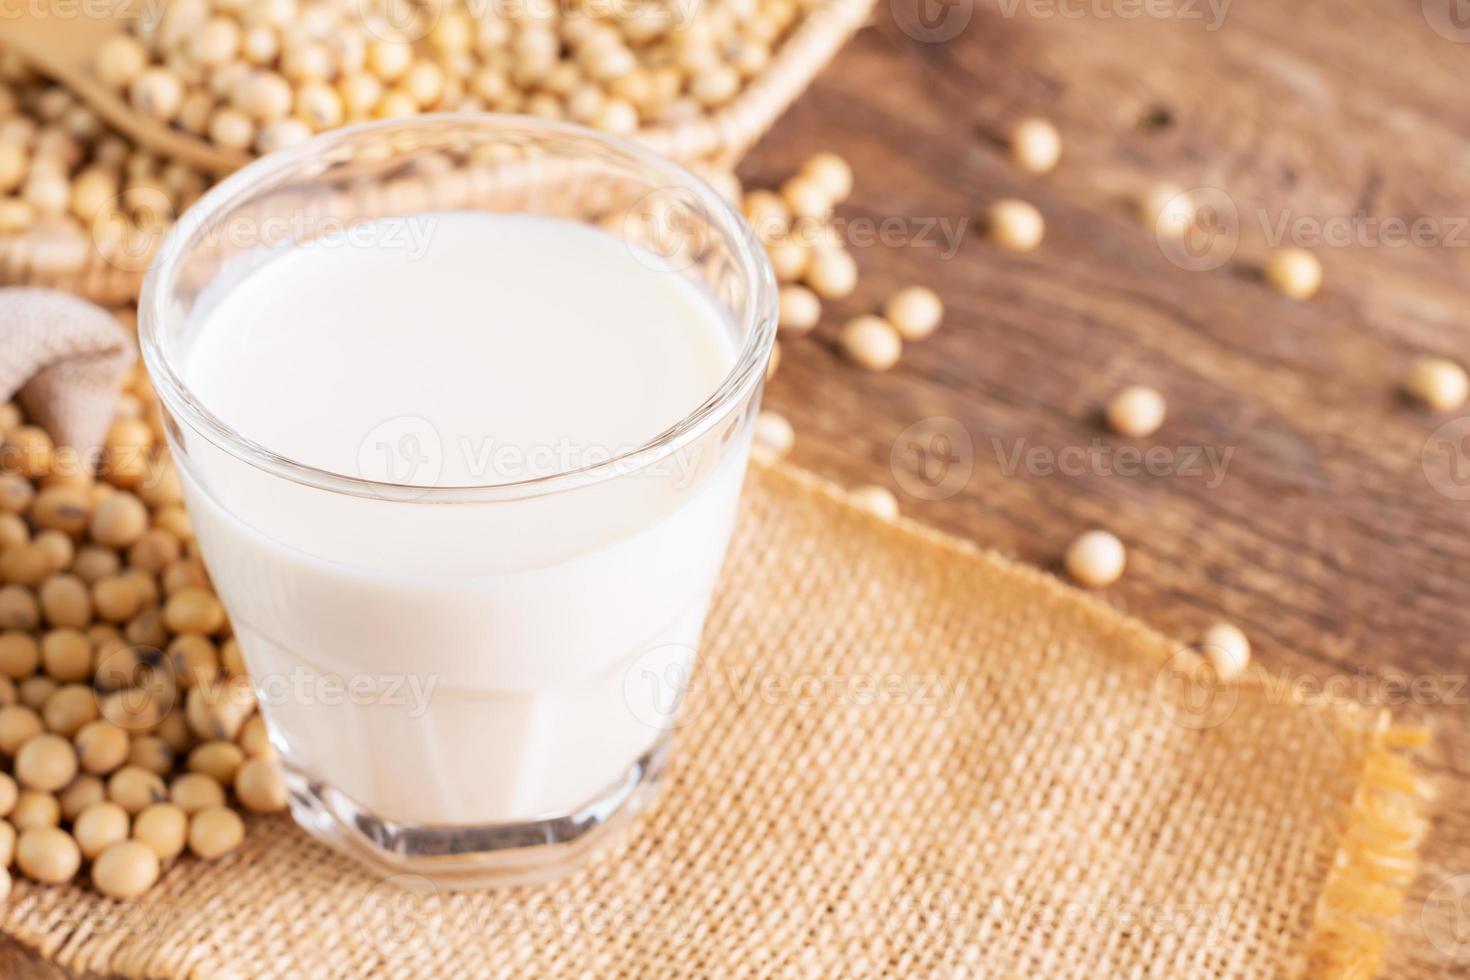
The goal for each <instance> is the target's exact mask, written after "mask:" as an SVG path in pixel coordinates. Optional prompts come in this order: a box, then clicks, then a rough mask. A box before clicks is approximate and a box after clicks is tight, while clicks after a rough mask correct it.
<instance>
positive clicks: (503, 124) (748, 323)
mask: <svg viewBox="0 0 1470 980" xmlns="http://www.w3.org/2000/svg"><path fill="white" fill-rule="evenodd" d="M456 127H469V128H474V129H479V130H482V131H483V132H485V133H486V134H494V133H495V132H497V131H498V132H513V131H519V132H527V133H531V134H541V135H551V136H558V137H562V138H566V139H572V140H578V141H582V142H585V143H590V144H596V145H598V146H599V147H600V148H602V149H604V150H610V151H613V152H614V153H616V154H619V155H621V156H623V157H624V158H628V159H631V160H632V161H633V162H635V163H638V164H640V165H642V166H644V167H648V168H651V169H652V170H654V171H657V172H660V173H662V174H663V175H664V176H666V177H667V178H669V183H668V184H666V185H665V186H668V187H672V186H678V187H681V188H684V189H687V190H688V191H690V192H691V193H692V194H694V196H695V198H696V199H697V200H698V202H699V203H700V204H701V205H702V206H703V207H704V208H705V209H706V211H707V212H708V214H709V216H710V218H711V219H712V223H713V224H714V225H715V226H716V227H717V228H718V230H719V231H720V233H721V234H722V235H723V236H724V237H725V238H726V239H727V241H729V242H730V243H731V251H732V253H733V256H734V258H735V260H736V262H737V264H738V267H739V269H740V272H741V275H742V277H743V278H744V279H745V281H746V282H747V284H748V286H749V289H750V291H751V302H750V303H749V304H748V308H747V310H746V311H745V314H744V315H743V316H742V317H741V318H740V323H739V324H738V325H737V326H738V328H740V329H742V330H743V340H742V341H741V346H740V351H739V354H738V355H737V357H736V359H735V363H734V365H733V366H732V367H731V368H730V370H729V371H728V372H727V373H726V375H725V377H724V379H723V380H722V381H721V382H720V384H719V385H718V386H717V387H716V388H715V389H714V391H713V392H711V393H710V395H709V396H708V397H707V398H706V399H705V400H704V401H703V402H701V403H700V404H699V405H698V406H697V407H696V408H694V409H693V410H692V411H690V412H688V413H687V414H686V415H685V416H684V417H683V418H682V419H680V420H679V421H678V422H676V423H675V424H674V425H672V426H670V427H669V428H668V429H665V430H664V431H663V432H660V433H658V434H656V435H654V436H652V437H651V438H649V439H648V440H647V441H645V442H643V443H642V444H640V445H638V446H636V447H633V448H631V449H628V450H625V451H622V452H617V453H613V454H612V455H610V456H609V458H607V459H605V460H602V461H600V462H596V463H588V464H584V465H582V466H577V467H573V468H571V469H566V470H559V471H557V472H555V473H548V474H544V475H542V476H536V477H529V478H526V479H521V480H513V481H509V482H505V483H489V484H481V485H463V486H434V485H427V484H412V483H395V482H391V481H381V480H371V479H367V478H364V477H356V476H349V475H347V474H345V473H337V472H334V471H332V470H327V469H322V468H320V467H316V466H311V465H309V464H307V463H303V462H300V461H298V460H295V459H292V458H290V457H288V456H285V455H283V454H281V453H279V452H277V451H275V450H273V449H271V448H270V447H269V446H266V445H263V444H261V443H259V442H256V441H255V440H253V439H250V438H248V437H246V436H245V435H243V434H241V433H240V432H239V431H237V430H236V429H235V428H234V427H233V426H231V425H229V424H227V423H226V422H225V421H224V420H222V419H221V418H219V416H217V415H215V414H214V413H213V412H211V411H210V410H209V409H208V408H206V407H205V406H204V405H203V404H202V403H201V402H200V401H199V399H198V398H197V397H196V395H195V394H194V392H193V391H192V390H191V389H190V387H189V386H188V385H187V384H186V383H185V382H184V380H183V378H182V377H180V376H179V374H178V372H177V371H176V370H175V369H174V363H173V361H174V357H175V356H176V355H174V354H170V352H169V351H168V350H167V349H166V345H165V343H164V341H163V337H162V334H163V324H164V323H165V322H166V321H167V320H168V319H169V314H168V312H167V305H168V299H167V296H168V293H169V290H170V289H171V287H172V286H173V284H174V278H175V275H176V273H177V270H178V268H179V264H180V260H181V258H182V257H183V255H184V254H185V252H186V250H187V248H188V247H189V244H190V241H191V239H192V237H193V235H194V233H195V232H196V231H198V230H199V229H201V228H204V227H208V224H209V220H210V219H211V218H213V217H217V216H219V215H221V214H223V213H224V212H225V211H227V210H228V208H229V207H230V206H231V205H232V204H235V203H237V202H239V201H241V200H243V199H245V198H248V197H249V195H250V193H251V192H252V191H253V190H255V189H257V188H259V187H260V186H261V185H262V184H265V183H266V182H267V181H269V180H270V179H271V178H272V177H277V176H280V175H282V174H284V173H287V172H289V171H291V170H293V169H297V168H300V167H301V166H302V165H304V164H309V163H310V162H311V160H312V158H313V157H317V156H323V155H326V154H327V153H328V152H329V151H330V150H332V149H333V148H335V147H338V146H341V145H343V144H346V143H350V142H352V141H353V140H356V139H358V138H360V137H362V136H364V135H370V134H389V133H413V132H428V131H435V130H451V129H454V128H456ZM431 179H432V178H431ZM775 308H776V279H775V273H774V272H773V271H772V269H771V263H770V260H769V259H768V258H766V256H765V253H764V250H763V249H762V248H761V246H760V244H759V238H758V237H757V236H756V234H755V233H754V231H753V230H752V229H751V228H750V226H749V224H747V223H746V221H745V218H744V217H743V216H742V215H741V214H740V212H739V210H738V209H737V208H736V207H735V205H734V204H732V203H731V202H730V201H728V200H726V199H725V198H724V197H723V196H722V195H721V194H720V193H719V192H718V191H716V190H715V189H714V188H713V187H711V186H710V185H709V183H708V182H706V181H705V180H704V179H703V178H701V177H700V176H699V175H698V174H696V173H694V172H693V171H691V170H689V169H688V168H687V167H685V166H683V165H682V164H680V163H677V162H675V161H673V160H671V159H669V158H667V157H664V156H661V155H660V154H657V153H655V152H653V151H652V150H650V149H647V148H646V147H643V146H640V145H638V144H637V143H634V142H633V141H631V140H628V139H623V138H621V137H618V136H614V135H611V134H609V133H604V132H601V131H599V130H595V129H590V128H588V127H585V126H579V125H576V124H573V123H568V122H563V121H561V120H552V119H541V118H537V117H534V116H519V115H510V114H506V113H488V112H487V113H428V114H424V115H421V116H415V117H413V118H411V119H406V120H405V119H388V120H375V121H372V122H366V123H359V124H357V125H353V126H344V127H341V128H339V129H333V130H330V131H329V132H326V133H320V134H318V135H316V136H313V137H312V138H311V139H308V140H304V141H302V142H301V143H298V144H296V145H295V146H291V147H288V148H286V149H283V150H278V151H276V152H274V153H271V154H267V155H266V156H263V157H261V158H259V159H257V160H254V161H252V162H251V163H249V164H246V165H245V166H244V167H241V168H240V169H239V170H237V171H235V172H234V173H232V174H230V175H229V176H227V177H226V178H224V179H223V180H221V181H220V182H219V183H217V184H216V185H214V186H213V187H211V188H210V189H209V190H208V191H207V192H206V193H205V194H204V196H203V197H201V198H200V199H199V200H198V201H197V202H195V204H194V205H193V206H192V207H191V208H189V210H188V211H186V212H185V213H184V214H183V215H182V216H181V217H180V218H179V220H178V221H176V222H175V223H174V225H173V227H171V228H170V229H169V231H168V233H167V235H166V236H165V237H164V239H163V242H162V244H161V245H160V247H159V249H158V252H157V254H156V255H155V257H154V259H153V261H152V262H150V263H149V266H148V270H147V273H146V274H145V276H144V278H143V284H142V288H141V290H140V292H139V296H138V341H139V346H140V348H141V349H142V354H143V361H144V364H145V366H146V368H147V371H148V375H149V378H150V380H151V382H152V383H153V386H154V388H155V390H156V391H157V393H158V396H159V398H160V400H162V401H163V403H164V404H165V406H167V408H168V410H169V411H170V412H171V413H172V414H173V415H174V417H176V418H178V419H181V420H182V421H184V422H185V423H187V424H188V425H189V426H190V428H192V429H193V430H194V431H196V432H198V433H199V434H200V435H201V436H203V437H204V438H205V439H206V440H208V441H209V442H210V443H212V444H213V445H214V446H215V447H216V448H218V449H220V450H223V451H224V452H226V453H228V454H230V455H231V456H233V457H235V458H237V459H242V460H244V461H245V462H247V463H249V464H251V465H252V466H254V467H255V468H257V469H260V470H263V471H265V472H267V473H271V474H274V475H276V476H279V477H282V478H284V479H287V480H290V481H292V482H294V483H299V484H303V485H306V486H310V487H314V488H316V489H319V490H326V491H330V492H335V493H345V494H351V495H353V496H358V497H368V498H372V499H378V500H398V501H404V502H411V503H482V502H490V501H496V500H517V499H523V498H526V497H533V496H543V495H546V494H551V493H556V492H559V491H562V490H570V489H574V488H576V487H581V486H587V485H590V484H594V483H600V482H602V481H603V480H607V479H612V478H614V477H617V476H619V475H623V474H628V473H636V472H637V471H639V470H641V469H644V468H646V467H647V466H649V465H652V464H653V463H656V462H658V461H659V460H661V459H664V458H666V457H668V456H671V455H673V454H674V453H676V452H678V451H679V450H680V449H681V448H683V447H685V446H687V445H689V444H690V443H692V442H694V441H695V440H697V439H699V438H701V437H702V436H703V435H705V434H706V433H707V432H709V430H710V429H712V428H713V427H714V426H715V425H716V424H717V423H718V422H719V420H720V419H721V418H722V417H723V416H724V414H725V413H726V411H727V410H728V409H729V408H730V407H731V406H732V405H734V404H736V403H737V402H738V401H739V400H741V399H742V398H744V397H745V396H746V395H747V394H749V393H750V392H751V391H752V390H753V389H754V388H755V387H756V386H757V385H758V384H759V383H760V382H761V380H762V379H763V377H764V374H765V370H766V362H767V360H768V358H769V355H770V351H771V347H772V345H773V344H774V342H775V337H776V315H775Z"/></svg>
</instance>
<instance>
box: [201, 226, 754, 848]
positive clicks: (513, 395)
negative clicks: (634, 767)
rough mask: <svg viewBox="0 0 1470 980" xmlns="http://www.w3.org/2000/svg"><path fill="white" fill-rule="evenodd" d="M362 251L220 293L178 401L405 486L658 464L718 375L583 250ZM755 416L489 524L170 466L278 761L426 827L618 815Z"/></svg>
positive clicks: (469, 240)
mask: <svg viewBox="0 0 1470 980" xmlns="http://www.w3.org/2000/svg"><path fill="white" fill-rule="evenodd" d="M410 223H411V224H412V227H410ZM368 230H369V231H370V232H373V233H371V234H362V233H358V234H354V235H352V236H350V237H349V238H347V239H345V240H343V239H338V240H332V241H326V242H321V243H317V244H313V245H307V246H301V247H296V248H293V249H289V250H283V252H282V254H279V255H277V256H274V257H272V258H271V259H270V260H269V261H266V262H264V263H258V264H257V265H256V267H253V268H251V269H250V270H249V271H248V272H247V273H244V274H237V275H234V276H223V277H221V278H220V279H219V280H218V281H216V282H215V283H213V284H211V287H210V292H209V293H208V294H207V295H205V296H204V297H203V299H202V300H201V301H200V303H199V304H198V305H197V306H196V307H195V310H194V311H193V313H192V316H191V320H190V323H189V329H188V347H187V349H186V351H185V354H184V357H183V372H182V373H183V375H184V380H185V383H186V384H187V386H188V387H189V389H190V390H191V391H192V392H193V394H194V395H195V397H197V398H198V399H199V400H200V402H201V403H202V404H203V405H204V407H206V408H207V409H208V410H210V411H212V412H213V413H214V414H215V415H217V416H218V417H219V418H220V419H221V420H223V421H224V422H225V423H226V424H227V425H229V426H231V427H232V428H234V429H235V430H236V431H237V432H238V433H240V434H241V435H243V436H244V437H246V438H247V439H250V440H252V441H254V442H256V443H258V444H260V445H262V446H264V447H266V448H267V449H269V450H271V451H273V452H274V453H277V454H279V455H281V456H284V457H286V458H288V459H290V460H293V461H296V462H299V463H302V464H305V465H308V466H312V467H315V468H318V469H321V470H326V471H329V472H332V473H337V474H342V475H347V476H356V477H363V478H367V479H373V480H381V481H386V482H395V483H408V484H415V485H423V486H440V487H444V486H461V487H463V486H483V485H490V484H505V483H513V482H517V481H522V480H526V479H530V478H534V477H539V476H545V475H548V474H551V473H556V472H562V471H565V470H567V469H575V468H578V467H581V466H585V465H591V464H595V463H597V462H599V461H601V460H604V459H607V458H608V457H609V456H613V455H617V454H619V453H621V452H623V451H626V450H628V449H630V448H632V447H636V446H639V445H642V444H643V443H646V442H647V441H649V440H650V439H652V438H654V437H656V436H657V435H659V434H660V433H662V432H664V431H665V430H667V429H668V428H670V427H671V426H673V425H675V424H676V423H678V422H679V421H680V420H681V419H683V418H684V417H686V416H687V415H688V414H689V413H690V412H692V411H693V410H694V409H696V408H697V407H698V406H700V405H701V404H702V403H703V402H704V401H705V400H706V399H707V398H708V397H709V396H710V395H711V394H712V393H713V392H714V391H715V389H716V388H717V387H719V385H720V383H721V382H722V381H723V379H724V378H725V376H726V375H727V374H728V373H729V371H730V369H731V367H732V366H733V364H734V362H735V360H736V356H737V351H736V340H735V337H734V333H733V330H732V327H731V324H730V322H729V320H728V318H727V317H726V315H725V314H724V312H723V311H722V309H721V308H720V307H719V306H718V305H717V304H716V303H715V302H714V301H713V300H712V299H711V298H710V297H709V296H708V295H707V294H706V293H705V292H704V291H703V290H702V288H701V287H699V286H697V285H696V284H695V283H694V282H692V281H691V280H690V279H688V278H687V277H685V276H684V275H682V274H680V273H679V272H678V271H676V270H673V269H670V268H669V267H667V266H665V265H663V264H661V263H660V262H659V261H658V260H657V259H656V258H655V257H653V256H652V255H649V254H646V253H640V252H635V251H634V250H633V249H631V248H630V247H628V246H627V245H625V244H624V243H623V242H622V241H620V240H619V239H617V238H614V237H613V236H611V235H609V234H607V233H605V232H602V231H601V230H599V229H596V228H594V227H591V226H586V225H581V224H575V223H572V222H568V221H563V220H559V219H553V218H545V217H536V216H530V215H489V214H480V213H449V214H430V215H419V216H414V217H411V218H398V219H384V220H382V221H379V222H376V223H374V224H373V225H371V226H369V229H368ZM359 232H361V229H359ZM750 407H751V410H753V406H750ZM748 414H749V413H748V412H746V413H743V414H742V416H741V417H740V418H738V419H735V420H732V421H731V423H730V424H728V425H722V427H721V431H718V432H712V433H710V434H709V436H708V437H706V438H703V439H701V440H700V441H699V442H698V443H696V444H694V445H693V446H691V447H690V448H689V449H688V450H687V451H685V452H682V453H680V454H679V455H678V457H676V458H674V459H672V460H665V461H663V462H662V464H661V465H659V466H656V467H654V468H652V469H649V470H647V471H639V472H632V473H624V474H622V475H619V476H616V477H614V478H612V479H609V480H605V481H601V482H597V483H594V484H591V485H588V486H584V487H579V488H575V489H570V490H564V491H561V492H557V493H553V494H543V495H531V496H526V497H525V498H524V499H517V500H503V501H497V502H493V503H439V502H429V501H402V500H388V499H381V498H379V497H375V496H374V495H372V494H371V493H366V494H362V495H352V494H343V493H337V492H330V491H325V490H319V489H315V488H313V487H310V486H306V485H303V484H302V483H297V482H292V481H290V480H287V479H284V478H282V477H280V476H277V475H274V474H271V473H268V472H265V471H264V470H261V469H259V468H256V467H254V466H252V465H250V464H248V463H246V462H243V461H241V460H239V459H237V458H235V457H234V456H232V455H230V454H227V453H225V452H223V451H221V450H219V449H217V448H216V447H214V446H213V445H211V444H209V443H207V442H205V441H204V440H202V439H197V438H195V439H185V444H184V446H183V447H181V451H182V452H184V453H186V454H187V455H188V457H189V461H190V464H189V465H188V466H185V467H181V469H182V470H183V471H184V478H185V491H186V494H187V496H188V502H189V505H190V509H191V514H192V515H193V517H194V520H195V524H196V528H197V531H198V534H199V537H200V542H201V544H202V546H203V549H204V557H205V561H206V563H207V564H208V566H209V569H210V573H211V575H212V577H213V578H214V580H215V584H216V586H217V588H218V590H219V592H220V595H221V597H222V599H223V600H224V602H225V604H226V606H227V607H228V608H229V611H230V614H231V618H232V621H233V623H234V625H235V630H236V633H237V635H238V636H239V638H240V642H241V646H242V649H243V651H244V653H245V656H246V660H247V662H248V665H249V667H250V671H251V676H252V679H253V680H254V681H255V684H256V687H257V689H258V691H259V694H260V698H261V702H262V708H263V710H264V711H265V713H266V714H267V717H268V719H269V720H270V722H271V724H272V727H273V729H274V730H275V734H276V738H277V740H278V742H279V747H280V748H281V750H282V753H283V756H284V757H285V758H286V761H287V762H288V763H289V764H291V765H292V766H294V767H295V768H297V769H298V770H301V771H304V772H306V773H308V774H310V775H312V776H313V777H316V778H320V779H322V780H324V781H325V782H326V783H328V784H329V785H330V786H331V787H332V788H333V789H334V790H336V791H338V792H340V793H342V794H345V795H346V796H347V797H348V798H350V799H351V800H352V801H354V802H355V803H356V804H358V805H359V806H361V807H364V808H366V809H368V810H370V811H372V812H373V813H374V814H376V815H377V816H379V817H382V818H386V819H390V820H396V821H409V822H417V823H432V824H486V823H499V822H507V821H518V820H526V819H533V818H536V817H540V816H544V815H548V814H555V813H558V812H560V811H564V810H567V809H569V808H572V807H576V806H578V805H580V804H582V803H584V802H587V801H588V800H590V799H592V798H593V797H595V796H596V795H598V794H599V793H601V792H602V791H604V790H605V789H607V788H608V787H609V786H610V785H611V784H613V783H614V782H616V781H617V780H618V779H619V778H620V777H621V776H622V774H623V773H624V772H625V771H626V769H627V767H628V766H629V765H631V764H632V762H633V761H634V760H636V759H637V758H638V756H639V755H641V754H642V753H643V752H645V751H647V749H648V748H649V747H650V746H651V745H652V744H653V743H654V742H655V741H656V740H657V739H658V737H659V736H660V735H661V733H662V729H661V727H660V722H661V720H663V719H666V718H667V712H668V709H669V708H670V707H671V705H670V704H669V703H668V701H669V688H668V685H667V681H668V679H669V678H670V677H677V676H680V673H679V672H681V671H683V670H685V669H687V665H688V662H689V658H690V657H691V656H692V652H693V650H694V648H695V647H696V645H697V643H698V640H699V634H700V631H701V628H702V624H703V619H704V613H705V608H706V605H707V602H708V595H709V591H710V589H711V588H712V586H713V584H714V580H715V577H716V575H717V574H718V570H719V565H720V562H721V559H722V556H723V550H724V545H725V541H726V539H727V538H728V535H729V529H730V524H731V521H732V519H733V514H734V508H735V502H736V498H737V496H738V493H739V487H740V482H741V479H742V475H743V471H744V465H745V456H746V450H747V448H748V440H749V429H750V426H749V425H746V424H743V423H744V422H745V421H748V419H747V418H746V416H748ZM736 423H742V424H739V425H737V424H736Z"/></svg>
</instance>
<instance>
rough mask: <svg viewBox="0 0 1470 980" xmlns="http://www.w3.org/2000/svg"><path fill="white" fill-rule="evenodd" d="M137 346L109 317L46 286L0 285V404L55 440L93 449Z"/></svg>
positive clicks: (108, 419) (82, 449)
mask: <svg viewBox="0 0 1470 980" xmlns="http://www.w3.org/2000/svg"><path fill="white" fill-rule="evenodd" d="M136 357H137V346H136V345H135V344H134V343H133V338H132V337H131V336H130V335H129V334H128V331H127V330H126V329H125V328H124V327H123V326H122V324H120V323H118V322H117V320H116V318H114V317H113V316H112V314H110V313H108V312H107V311H106V310H104V309H101V308H100V307H97V306H93V305H92V304H91V303H88V302H86V301H85V300H82V299H78V298H77V297H75V296H72V295H69V294H67V293H63V292H59V291H57V290H52V289H5V290H0V401H6V400H8V399H10V398H12V397H14V398H16V400H17V401H18V402H19V403H20V406H21V408H23V409H25V412H26V415H27V417H28V418H30V419H31V420H33V421H34V422H36V423H37V424H38V425H40V426H42V427H43V428H44V429H45V430H46V431H47V432H49V433H51V435H52V436H53V438H55V439H56V441H57V443H58V444H59V445H63V446H71V447H72V448H74V449H77V450H79V451H80V452H81V453H82V454H83V455H84V456H87V457H90V454H91V453H92V452H93V451H94V450H96V448H97V446H98V444H99V443H101V442H102V437H103V435H105V434H106V432H107V426H108V423H110V422H111V421H112V416H113V412H114V410H115V408H116V405H117V388H118V384H119V382H121V380H122V376H123V373H124V372H125V371H126V370H127V369H128V367H129V366H130V365H131V364H132V363H133V361H134V359H135V358H136Z"/></svg>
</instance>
